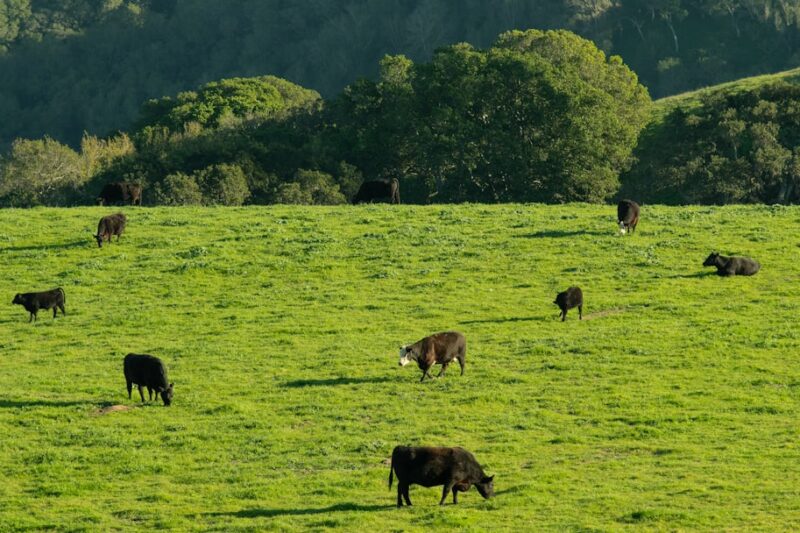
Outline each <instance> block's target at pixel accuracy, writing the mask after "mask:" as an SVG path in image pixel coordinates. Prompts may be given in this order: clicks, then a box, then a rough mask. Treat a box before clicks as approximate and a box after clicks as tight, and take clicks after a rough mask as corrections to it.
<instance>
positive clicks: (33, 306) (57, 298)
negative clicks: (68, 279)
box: [11, 287, 67, 322]
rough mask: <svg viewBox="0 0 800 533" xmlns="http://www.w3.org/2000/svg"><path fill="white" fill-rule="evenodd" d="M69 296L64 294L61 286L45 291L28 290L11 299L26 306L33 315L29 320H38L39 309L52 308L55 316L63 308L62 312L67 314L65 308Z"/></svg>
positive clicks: (13, 302) (14, 302)
mask: <svg viewBox="0 0 800 533" xmlns="http://www.w3.org/2000/svg"><path fill="white" fill-rule="evenodd" d="M66 300H67V297H66V295H65V294H64V289H62V288H61V287H59V288H57V289H52V290H49V291H43V292H26V293H24V294H17V295H16V296H14V299H13V300H12V301H11V303H12V304H18V305H21V306H22V307H24V308H25V310H26V311H28V312H29V313H30V314H31V316H30V318H29V319H28V322H30V321H32V320H34V321H35V320H37V316H36V315H37V313H38V312H39V309H52V310H53V318H55V317H56V314H57V313H58V310H59V309H61V314H62V315H66V314H67V311H66V310H65V309H64V304H65V303H66Z"/></svg>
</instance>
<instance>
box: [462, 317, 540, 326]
mask: <svg viewBox="0 0 800 533" xmlns="http://www.w3.org/2000/svg"><path fill="white" fill-rule="evenodd" d="M545 320H547V319H546V318H544V317H540V316H512V317H507V318H481V319H476V320H460V321H459V323H461V324H503V323H505V322H534V321H536V322H544V321H545Z"/></svg>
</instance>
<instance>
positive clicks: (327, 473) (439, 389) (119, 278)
mask: <svg viewBox="0 0 800 533" xmlns="http://www.w3.org/2000/svg"><path fill="white" fill-rule="evenodd" d="M124 211H125V212H126V213H127V215H128V217H129V224H128V229H127V231H126V233H125V234H124V235H123V237H122V241H121V242H120V244H119V245H118V244H116V243H113V244H112V245H111V246H104V247H103V249H98V248H97V246H96V244H95V243H94V241H93V240H92V238H91V233H92V232H93V230H94V229H95V228H96V224H97V220H98V219H99V218H100V216H101V215H103V214H106V213H108V212H109V210H108V209H102V208H83V209H68V210H58V209H41V210H2V211H0V288H1V290H0V296H1V297H2V298H4V299H5V301H6V303H5V304H4V305H2V306H0V435H2V438H0V442H1V443H2V446H0V471H2V474H3V480H2V482H1V483H0V530H3V531H6V530H12V529H32V530H41V529H47V528H54V529H71V530H72V529H74V530H80V529H88V530H103V531H109V530H130V529H134V528H140V529H148V530H153V529H168V528H174V529H179V530H198V529H199V530H202V529H214V530H225V531H232V530H233V531H235V530H264V529H297V530H309V529H324V528H336V527H339V528H342V529H345V530H348V531H400V530H404V531H413V530H420V531H422V530H429V529H431V528H441V529H449V530H453V529H455V528H458V529H461V530H501V529H508V530H514V531H522V530H531V529H539V530H541V529H545V530H546V529H551V530H565V529H567V530H593V529H597V530H618V529H627V528H631V527H637V526H639V527H644V528H647V529H661V530H708V531H719V530H754V529H755V530H764V531H773V530H796V529H798V528H800V448H798V442H799V440H798V437H799V436H800V435H798V414H800V413H799V411H800V409H798V408H799V407H800V377H799V376H800V357H799V356H798V353H799V350H798V348H800V332H798V329H797V325H796V324H797V316H798V310H800V299H798V297H797V288H798V281H800V270H798V268H797V259H798V246H799V245H800V239H799V238H798V235H800V209H798V208H778V207H775V208H771V207H739V206H731V207H724V208H719V207H690V208H666V207H658V206H645V207H644V208H643V211H642V221H641V223H640V225H639V227H638V229H637V232H636V234H635V235H633V236H624V237H622V236H620V235H618V234H617V232H616V231H615V230H616V224H615V222H616V221H615V218H614V216H615V208H614V207H613V206H611V207H609V206H586V205H568V206H557V207H556V206H553V207H545V206H520V205H502V206H478V205H459V206H432V207H412V206H362V207H339V208H292V207H276V208H256V207H253V208H241V209H233V208H230V209H192V208H186V209H168V208H163V209H160V208H159V209H147V208H144V209H143V208H125V209H124ZM711 250H718V251H720V252H722V253H723V254H743V255H749V256H752V257H754V258H755V259H757V260H758V261H759V262H760V263H761V264H762V266H763V267H762V270H761V272H760V273H759V274H758V275H756V276H754V277H752V278H730V279H726V278H719V277H717V276H716V275H713V273H712V271H713V269H703V268H702V267H701V263H702V261H703V259H704V258H705V257H706V256H707V255H708V253H709V252H710V251H711ZM570 285H578V286H580V287H581V288H582V289H583V292H584V298H585V308H584V315H585V319H584V320H583V321H578V319H577V313H573V312H571V313H570V314H569V315H568V318H567V321H566V322H565V323H561V322H559V319H558V308H557V307H556V306H555V305H553V304H552V301H553V298H554V296H555V294H556V292H558V291H560V290H564V289H566V288H567V287H568V286H570ZM56 286H61V287H63V288H64V289H65V291H66V296H67V300H66V302H67V316H66V317H64V318H62V317H61V316H60V315H59V318H57V319H55V320H53V319H52V318H51V315H49V314H47V313H40V318H39V322H38V323H37V324H35V325H32V324H28V323H27V313H26V312H25V310H24V309H22V308H21V307H19V306H12V305H10V302H11V299H12V298H13V296H14V294H15V293H16V292H23V291H29V290H44V289H49V288H53V287H56ZM444 329H457V330H460V331H462V332H464V333H465V334H466V336H467V346H468V347H467V366H466V374H465V375H464V376H463V377H462V376H459V375H458V372H452V371H451V372H450V373H449V374H448V375H447V377H446V378H443V379H439V380H434V381H431V382H425V383H423V384H420V383H418V380H419V377H420V373H419V370H418V369H416V368H411V367H406V368H402V369H401V368H400V367H399V366H398V364H397V348H398V346H399V345H400V344H402V343H404V342H411V341H416V340H418V339H419V338H421V337H422V336H424V335H426V334H429V333H432V332H435V331H439V330H444ZM128 352H139V353H152V354H154V355H157V356H159V357H161V358H162V359H163V360H164V361H165V363H166V364H167V366H168V368H169V371H170V377H171V379H172V381H174V382H175V398H174V403H173V405H172V406H171V407H169V408H165V407H163V406H161V405H160V402H158V403H156V402H153V403H151V404H148V405H145V406H139V403H138V401H137V398H136V393H134V399H133V400H128V398H127V392H126V390H125V380H124V377H123V374H122V358H123V356H124V355H125V354H126V353H128ZM117 404H123V405H126V406H130V407H133V408H132V409H130V410H127V411H116V412H110V413H109V414H98V411H99V410H100V409H102V408H103V407H107V406H111V405H117ZM397 444H419V445H440V446H456V445H459V446H463V447H465V448H467V449H469V450H470V451H472V452H473V453H474V454H475V455H476V457H477V458H478V460H479V461H481V462H482V463H483V465H484V467H485V470H486V471H487V473H488V474H490V475H496V478H495V489H496V491H497V497H496V498H495V499H493V500H490V501H484V500H482V499H481V498H480V496H479V495H478V493H477V492H476V491H474V490H473V491H470V492H469V493H467V494H464V495H462V496H461V497H460V498H459V501H460V503H459V505H458V506H455V507H454V506H452V505H448V506H445V507H443V508H440V507H439V506H438V505H437V502H438V498H439V494H440V491H439V489H438V488H437V489H423V488H420V487H413V488H412V490H411V498H412V501H413V502H414V507H412V508H404V509H402V510H397V509H395V508H394V507H393V504H394V502H395V495H394V492H390V491H389V490H388V488H387V479H388V474H389V470H388V465H387V464H386V463H385V461H386V460H387V459H388V458H389V456H390V454H391V450H392V448H393V447H394V446H395V445H397Z"/></svg>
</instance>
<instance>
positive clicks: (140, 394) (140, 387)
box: [137, 385, 144, 403]
mask: <svg viewBox="0 0 800 533" xmlns="http://www.w3.org/2000/svg"><path fill="white" fill-rule="evenodd" d="M137 387H139V396H141V397H142V403H144V391H142V386H141V385H137Z"/></svg>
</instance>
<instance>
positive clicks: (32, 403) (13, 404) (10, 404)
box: [0, 399, 97, 409]
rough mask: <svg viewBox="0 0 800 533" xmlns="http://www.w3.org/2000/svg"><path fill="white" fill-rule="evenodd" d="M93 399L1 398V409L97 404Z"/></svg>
mask: <svg viewBox="0 0 800 533" xmlns="http://www.w3.org/2000/svg"><path fill="white" fill-rule="evenodd" d="M96 404H97V402H96V401H92V400H64V401H62V400H5V399H0V409H19V408H22V407H75V406H76V405H96Z"/></svg>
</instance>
